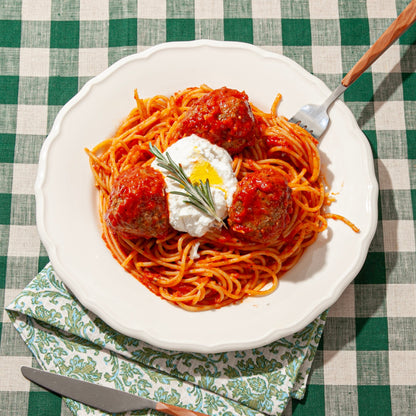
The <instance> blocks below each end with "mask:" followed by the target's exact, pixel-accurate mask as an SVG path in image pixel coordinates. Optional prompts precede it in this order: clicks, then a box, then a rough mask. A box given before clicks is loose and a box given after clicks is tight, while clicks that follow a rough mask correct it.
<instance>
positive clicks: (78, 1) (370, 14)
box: [0, 0, 416, 416]
mask: <svg viewBox="0 0 416 416" xmlns="http://www.w3.org/2000/svg"><path fill="white" fill-rule="evenodd" d="M407 4H408V1H407V0H366V1H365V0H350V1H344V0H338V1H337V0H309V1H308V0H291V1H286V0H240V1H238V0H211V1H206V0H192V1H191V0H163V1H162V0H135V1H132V0H117V1H116V0H75V1H73V0H68V1H63V0H59V1H58V0H38V1H34V0H31V1H30V0H0V305H1V306H2V310H3V313H2V315H1V322H0V329H1V332H0V337H1V338H0V414H1V415H6V416H13V415H19V416H21V415H25V414H27V415H31V416H32V415H33V416H37V415H64V416H69V415H72V413H71V412H70V411H69V409H68V408H67V407H66V405H65V404H63V402H62V400H61V399H60V398H59V397H57V396H55V395H52V394H50V393H48V392H45V391H44V390H42V389H41V388H38V387H36V386H35V385H33V384H30V383H29V382H28V381H27V380H25V379H24V378H23V377H22V376H21V375H20V370H19V368H20V366H21V365H36V363H35V361H34V359H33V357H32V354H31V352H30V351H29V349H28V348H27V346H26V345H25V343H24V342H23V341H22V340H21V338H20V336H19V334H18V333H17V331H16V330H15V329H14V327H13V324H12V323H11V321H10V319H9V317H8V315H7V313H6V312H5V311H4V307H5V306H7V305H8V304H9V303H10V302H11V301H12V300H13V299H15V298H16V297H17V296H18V295H19V293H20V292H21V291H22V290H23V289H24V288H25V287H26V286H27V285H28V283H29V282H30V281H32V279H33V278H34V276H35V275H37V273H38V272H39V271H40V270H41V269H43V267H44V266H45V265H46V264H47V262H48V257H47V253H46V251H45V249H44V248H43V247H42V245H41V243H40V241H39V237H38V234H37V230H36V218H35V200H34V192H33V184H34V180H35V176H36V170H37V163H38V158H39V151H40V148H41V146H42V143H43V141H44V139H45V137H46V135H47V133H48V131H49V130H50V128H51V126H52V124H53V121H54V118H55V116H56V114H57V112H58V111H59V109H60V108H61V107H62V106H63V105H64V104H65V103H66V102H67V101H68V100H69V99H70V98H71V97H72V96H73V95H74V94H76V93H77V91H78V90H79V89H80V87H81V86H82V85H84V83H85V82H86V81H87V80H88V79H90V78H91V77H93V76H94V75H96V74H98V73H99V72H100V71H102V70H103V69H105V68H106V67H107V66H108V65H110V64H112V63H113V62H115V61H116V60H118V59H119V58H121V57H123V56H126V55H129V54H131V53H134V52H137V51H141V50H143V49H146V48H147V47H149V46H152V45H155V44H157V43H160V42H165V41H175V40H192V39H201V38H207V39H217V40H236V41H243V42H248V43H253V44H255V45H258V46H260V47H263V48H265V49H268V50H271V51H275V52H279V53H283V54H284V55H286V56H288V57H290V58H292V59H293V60H295V61H297V62H298V63H300V64H301V65H302V66H303V67H305V68H306V69H307V70H308V71H310V72H312V73H314V74H315V75H317V76H318V77H319V78H321V79H322V80H323V81H324V82H325V83H326V84H327V85H328V86H329V87H330V88H335V87H336V86H337V85H338V83H339V82H340V80H341V79H342V77H343V75H344V74H345V73H346V72H347V71H348V70H349V69H350V68H351V67H352V66H353V64H354V63H355V62H356V60H357V59H358V58H359V57H360V56H361V55H362V54H363V53H364V52H365V51H366V50H367V49H368V47H369V45H370V44H371V43H373V42H374V41H375V40H376V39H377V37H378V36H380V34H381V33H382V32H383V31H384V29H385V28H386V27H387V26H388V25H389V24H390V23H391V22H392V20H393V19H394V18H395V17H396V16H397V14H398V13H400V12H401V11H402V10H403V9H404V8H405V6H406V5H407ZM415 69H416V26H414V27H412V28H411V29H409V30H408V31H407V32H406V33H405V34H404V35H403V36H402V37H401V38H400V39H399V40H398V41H397V42H396V43H395V44H394V45H393V46H392V47H391V48H390V49H389V50H388V51H387V52H386V53H385V55H383V56H382V57H381V58H380V59H379V60H378V61H377V62H376V63H375V64H374V65H373V66H372V67H371V69H370V70H369V71H367V72H366V73H365V74H364V75H363V76H362V77H361V78H360V79H359V80H358V81H357V82H356V83H355V84H354V85H353V86H352V87H351V88H350V89H349V90H348V91H347V92H346V93H345V95H344V97H343V99H344V101H345V102H346V104H347V105H348V107H349V108H350V109H351V110H352V112H353V113H354V115H355V117H356V119H357V121H358V123H359V125H360V127H361V128H362V130H363V131H364V133H365V135H366V136H367V137H368V139H369V141H370V143H371V146H372V149H373V153H374V158H375V167H376V173H377V177H378V181H379V185H380V199H379V208H380V211H379V212H380V213H379V224H378V229H377V233H376V236H375V238H374V240H373V242H372V245H371V247H370V252H369V254H368V256H367V260H366V262H365V264H364V267H363V269H362V270H361V272H360V273H359V275H358V276H357V278H356V279H355V281H354V282H353V284H351V285H350V286H349V287H348V288H347V290H346V291H345V293H344V294H343V296H342V297H341V299H340V300H339V301H338V302H337V303H336V304H335V305H334V306H333V307H332V308H331V309H330V311H329V315H328V318H327V321H326V326H325V330H324V333H323V337H322V340H321V343H320V346H319V348H318V351H317V353H316V356H315V360H314V363H313V367H312V372H311V375H310V379H309V386H308V389H307V392H306V397H305V398H304V399H303V400H301V401H297V400H293V401H292V402H290V403H289V405H288V408H287V410H286V415H287V416H289V415H292V414H293V415H295V416H301V415H325V414H326V415H412V414H415V409H416V243H415V238H416V237H415V218H416V162H415V159H416V74H415Z"/></svg>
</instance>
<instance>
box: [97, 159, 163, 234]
mask: <svg viewBox="0 0 416 416" xmlns="http://www.w3.org/2000/svg"><path fill="white" fill-rule="evenodd" d="M165 187H166V184H165V180H164V178H163V175H162V174H161V173H160V172H158V171H157V170H155V169H153V168H152V167H139V166H135V167H133V168H130V169H128V170H126V171H124V172H122V173H121V174H120V175H119V176H118V177H117V179H116V180H115V181H114V184H113V186H112V189H111V193H110V200H109V204H108V208H107V211H106V213H105V216H104V219H105V222H106V224H107V225H108V227H110V228H111V229H112V230H113V231H115V232H116V233H118V234H120V235H121V236H123V237H126V238H136V237H144V238H151V237H156V238H162V237H164V236H166V234H167V233H168V231H169V211H168V202H167V196H166V192H165Z"/></svg>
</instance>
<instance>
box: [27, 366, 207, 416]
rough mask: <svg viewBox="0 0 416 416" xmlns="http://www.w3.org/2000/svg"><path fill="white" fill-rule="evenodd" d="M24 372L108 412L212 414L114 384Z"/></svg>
mask: <svg viewBox="0 0 416 416" xmlns="http://www.w3.org/2000/svg"><path fill="white" fill-rule="evenodd" d="M21 371H22V374H23V375H24V376H25V377H26V378H27V379H28V380H30V381H32V382H34V383H36V384H38V385H39V386H42V387H45V388H46V389H48V390H50V391H52V392H54V393H57V394H59V395H61V396H64V397H67V398H69V399H74V400H76V401H78V402H81V403H83V404H86V405H88V406H91V407H95V408H96V409H99V410H103V411H105V412H108V413H121V412H128V411H133V410H139V409H154V410H158V411H160V412H163V413H166V414H168V415H172V416H208V415H206V414H204V413H199V412H194V411H192V410H188V409H185V408H183V407H178V406H174V405H171V404H167V403H162V402H157V401H155V400H151V399H147V398H144V397H139V396H135V395H134V394H130V393H126V392H124V391H121V390H116V389H113V388H111V387H106V386H100V385H98V384H94V383H90V382H88V381H83V380H77V379H75V378H71V377H66V376H61V375H59V374H54V373H50V372H48V371H44V370H38V369H36V368H32V367H26V366H22V367H21Z"/></svg>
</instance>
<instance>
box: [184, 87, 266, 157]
mask: <svg viewBox="0 0 416 416" xmlns="http://www.w3.org/2000/svg"><path fill="white" fill-rule="evenodd" d="M191 134H196V135H198V136H200V137H202V138H204V139H207V140H209V141H210V142H211V143H213V144H216V145H218V146H221V147H223V148H224V149H226V150H227V151H228V152H229V153H230V154H231V155H234V154H236V153H239V152H241V151H242V150H243V149H244V148H245V147H247V146H250V145H253V144H254V142H255V140H256V138H257V137H258V135H259V133H258V128H257V125H256V120H255V118H254V115H253V111H252V109H251V107H250V103H249V102H248V97H247V95H246V94H245V93H244V92H239V91H237V90H232V89H229V88H226V87H223V88H220V89H217V90H213V91H211V92H210V93H208V94H206V95H204V96H203V97H201V98H200V99H199V100H197V101H196V102H195V104H194V105H192V106H191V107H190V108H189V110H188V111H187V113H186V115H185V117H184V118H183V119H182V121H181V122H180V125H179V126H178V136H179V137H185V136H190V135H191Z"/></svg>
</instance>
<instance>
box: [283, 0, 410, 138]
mask: <svg viewBox="0 0 416 416" xmlns="http://www.w3.org/2000/svg"><path fill="white" fill-rule="evenodd" d="M415 21H416V0H412V1H411V2H410V3H409V4H408V5H407V7H406V8H405V9H404V10H403V11H402V12H401V13H400V15H399V16H398V17H397V18H396V19H395V20H394V21H393V23H392V24H391V25H390V26H389V27H388V28H387V29H386V31H385V32H384V33H383V34H382V35H381V36H380V37H379V38H378V39H377V40H376V42H375V43H374V44H373V45H372V46H371V47H370V49H368V51H367V52H366V53H365V54H364V55H363V56H362V57H361V58H360V59H359V60H358V62H357V63H356V64H355V65H354V66H353V67H352V68H351V69H350V71H349V72H348V73H347V75H345V77H344V78H343V79H342V81H341V84H340V85H339V86H338V87H337V88H336V89H335V90H334V91H333V92H332V94H331V95H330V96H329V97H328V98H327V99H326V100H325V101H324V102H323V103H322V104H321V105H316V104H307V105H305V106H303V107H302V108H301V109H300V110H299V111H298V112H297V113H296V114H295V115H294V116H293V117H292V118H291V119H290V120H289V122H291V123H295V124H298V125H300V126H301V127H303V128H304V129H305V130H307V131H309V133H311V134H312V136H314V137H315V138H316V139H319V138H320V137H321V136H322V135H323V134H324V132H325V130H326V129H327V127H328V124H329V116H328V109H329V108H330V107H331V105H332V104H333V103H334V101H335V100H336V99H337V98H338V97H339V96H340V95H341V94H343V93H344V92H345V90H346V89H347V88H348V87H349V86H350V85H351V84H352V83H353V82H354V81H356V80H357V79H358V78H359V77H360V76H361V74H362V73H363V72H364V71H365V70H366V69H367V68H368V67H369V66H370V65H372V64H373V63H374V61H375V60H376V59H377V58H378V57H379V56H380V55H382V54H383V53H384V52H385V51H386V50H387V49H388V48H389V46H390V45H391V44H392V43H394V42H395V41H396V40H397V39H398V38H399V37H400V36H401V35H402V34H403V33H404V32H405V31H406V30H407V29H408V28H409V27H410V26H412V24H413V23H414V22H415Z"/></svg>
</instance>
